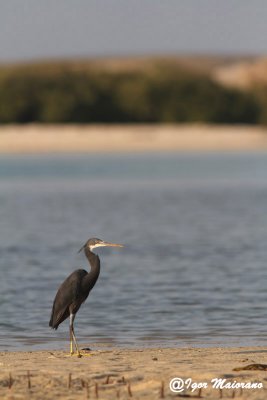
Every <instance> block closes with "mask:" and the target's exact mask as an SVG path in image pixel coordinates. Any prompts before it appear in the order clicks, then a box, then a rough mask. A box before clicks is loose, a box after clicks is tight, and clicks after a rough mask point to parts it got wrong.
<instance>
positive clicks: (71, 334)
mask: <svg viewBox="0 0 267 400" xmlns="http://www.w3.org/2000/svg"><path fill="white" fill-rule="evenodd" d="M74 318H75V314H70V337H71V339H70V340H71V341H70V348H71V354H73V351H72V350H73V342H72V339H73V341H74V344H75V347H76V350H77V355H78V357H81V353H80V350H79V347H78V343H77V340H76V337H75V334H74V327H73V323H74Z"/></svg>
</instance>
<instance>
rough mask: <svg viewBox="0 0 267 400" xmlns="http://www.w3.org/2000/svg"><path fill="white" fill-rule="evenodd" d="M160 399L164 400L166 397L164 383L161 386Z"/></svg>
mask: <svg viewBox="0 0 267 400" xmlns="http://www.w3.org/2000/svg"><path fill="white" fill-rule="evenodd" d="M159 398H160V399H164V398H165V395H164V382H163V381H161V386H160V391H159Z"/></svg>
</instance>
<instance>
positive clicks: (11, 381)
mask: <svg viewBox="0 0 267 400" xmlns="http://www.w3.org/2000/svg"><path fill="white" fill-rule="evenodd" d="M12 385H13V379H12V375H11V372H9V381H8V389H11V388H12Z"/></svg>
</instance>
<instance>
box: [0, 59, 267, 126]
mask: <svg viewBox="0 0 267 400" xmlns="http://www.w3.org/2000/svg"><path fill="white" fill-rule="evenodd" d="M259 98H260V99H261V100H259ZM262 98H264V100H262ZM266 102H267V97H266V96H263V95H261V96H257V95H252V94H251V93H246V92H241V91H238V90H236V89H228V88H226V87H223V86H221V85H219V84H218V83H215V82H214V81H212V80H211V79H210V78H209V76H208V74H205V73H203V72H201V73H200V72H199V71H195V70H193V69H189V68H188V69H186V68H185V67H181V66H178V65H175V64H171V63H160V62H156V61H155V62H154V64H153V65H150V66H149V67H145V68H137V67H134V68H125V69H123V68H115V69H114V68H113V69H112V68H104V67H103V66H102V67H101V66H99V64H97V63H95V64H94V63H92V64H90V63H81V64H77V63H68V62H65V63H64V62H62V63H55V64H52V63H51V64H49V63H47V64H35V65H34V64H30V65H24V66H17V67H14V66H11V67H2V68H0V123H29V122H41V123H71V122H73V123H130V122H133V123H141V122H159V123H160V122H196V121H199V122H207V123H209V122H211V123H234V124H235V123H246V124H256V123H262V122H265V123H266V122H267V116H266V115H265V112H263V106H264V105H265V103H266Z"/></svg>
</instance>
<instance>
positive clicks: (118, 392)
mask: <svg viewBox="0 0 267 400" xmlns="http://www.w3.org/2000/svg"><path fill="white" fill-rule="evenodd" d="M120 395H121V393H120V390H117V392H116V398H117V399H119V398H120Z"/></svg>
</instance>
